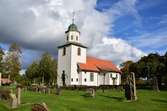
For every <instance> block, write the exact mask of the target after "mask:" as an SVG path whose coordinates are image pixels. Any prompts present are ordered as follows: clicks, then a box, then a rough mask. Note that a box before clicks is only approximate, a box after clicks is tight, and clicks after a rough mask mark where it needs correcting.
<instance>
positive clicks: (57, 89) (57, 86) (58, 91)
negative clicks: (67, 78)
mask: <svg viewBox="0 0 167 111" xmlns="http://www.w3.org/2000/svg"><path fill="white" fill-rule="evenodd" d="M60 91H61V89H60V86H59V85H56V95H60Z"/></svg>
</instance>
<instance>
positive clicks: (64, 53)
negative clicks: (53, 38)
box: [63, 47, 66, 56]
mask: <svg viewBox="0 0 167 111" xmlns="http://www.w3.org/2000/svg"><path fill="white" fill-rule="evenodd" d="M65 55H66V48H65V47H64V48H63V56H65Z"/></svg>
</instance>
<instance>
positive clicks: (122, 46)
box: [89, 37, 146, 64]
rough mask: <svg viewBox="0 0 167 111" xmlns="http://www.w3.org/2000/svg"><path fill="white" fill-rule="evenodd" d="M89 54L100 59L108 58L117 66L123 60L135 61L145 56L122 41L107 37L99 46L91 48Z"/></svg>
mask: <svg viewBox="0 0 167 111" xmlns="http://www.w3.org/2000/svg"><path fill="white" fill-rule="evenodd" d="M89 53H90V54H91V55H94V56H98V57H100V58H104V59H105V58H108V59H110V60H112V61H113V62H114V63H117V64H120V63H122V62H123V61H125V60H133V61H136V60H138V59H139V58H140V57H141V56H144V55H146V54H145V53H143V52H142V51H141V50H139V49H137V48H135V47H133V46H132V45H130V44H128V43H127V42H126V41H124V40H122V39H118V38H108V37H104V38H103V39H102V43H101V44H97V45H95V46H93V48H92V49H91V50H90V52H89Z"/></svg>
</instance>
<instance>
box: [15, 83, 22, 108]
mask: <svg viewBox="0 0 167 111" xmlns="http://www.w3.org/2000/svg"><path fill="white" fill-rule="evenodd" d="M16 97H17V104H18V105H20V104H21V86H17V89H16Z"/></svg>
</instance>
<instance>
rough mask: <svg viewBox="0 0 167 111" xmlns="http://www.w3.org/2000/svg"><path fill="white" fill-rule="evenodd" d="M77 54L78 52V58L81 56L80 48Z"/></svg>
mask: <svg viewBox="0 0 167 111" xmlns="http://www.w3.org/2000/svg"><path fill="white" fill-rule="evenodd" d="M77 52H78V56H80V55H81V48H80V47H79V48H78V51H77Z"/></svg>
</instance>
